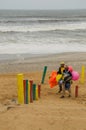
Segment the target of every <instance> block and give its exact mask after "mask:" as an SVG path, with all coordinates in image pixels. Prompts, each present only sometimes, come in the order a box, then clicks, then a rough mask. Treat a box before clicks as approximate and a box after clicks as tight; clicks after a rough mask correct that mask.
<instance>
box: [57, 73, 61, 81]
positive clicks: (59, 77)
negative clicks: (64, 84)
mask: <svg viewBox="0 0 86 130" xmlns="http://www.w3.org/2000/svg"><path fill="white" fill-rule="evenodd" d="M61 78H62V74H58V75H57V76H56V81H57V82H58V81H59V80H60V79H61Z"/></svg>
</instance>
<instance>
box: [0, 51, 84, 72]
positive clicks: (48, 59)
mask: <svg viewBox="0 0 86 130" xmlns="http://www.w3.org/2000/svg"><path fill="white" fill-rule="evenodd" d="M61 61H64V62H65V64H67V65H72V66H73V68H74V70H76V71H79V72H81V67H82V65H85V66H86V52H77V53H74V52H72V53H61V54H51V55H49V54H48V55H41V56H40V55H38V56H36V55H34V56H33V57H30V56H27V57H26V58H23V57H21V59H16V60H15V59H12V60H5V61H0V74H2V73H4V74H6V73H21V72H23V73H27V72H34V71H35V72H36V71H43V68H44V66H48V71H52V70H57V68H58V67H59V65H60V62H61Z"/></svg>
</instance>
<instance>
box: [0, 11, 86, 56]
mask: <svg viewBox="0 0 86 130" xmlns="http://www.w3.org/2000/svg"><path fill="white" fill-rule="evenodd" d="M63 52H86V10H0V55H5V56H6V55H7V54H8V55H12V54H13V55H14V54H16V55H18V56H19V55H21V54H30V55H31V54H34V55H36V54H37V55H41V54H56V53H63Z"/></svg>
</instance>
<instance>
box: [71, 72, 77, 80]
mask: <svg viewBox="0 0 86 130" xmlns="http://www.w3.org/2000/svg"><path fill="white" fill-rule="evenodd" d="M78 79H79V73H78V72H76V71H72V80H74V81H75V80H78Z"/></svg>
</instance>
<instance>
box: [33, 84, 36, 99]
mask: <svg viewBox="0 0 86 130" xmlns="http://www.w3.org/2000/svg"><path fill="white" fill-rule="evenodd" d="M33 100H36V84H33Z"/></svg>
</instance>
